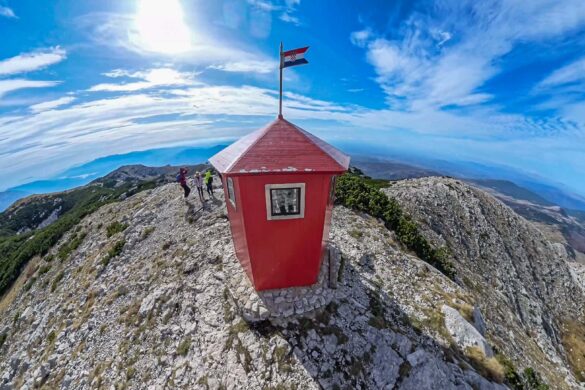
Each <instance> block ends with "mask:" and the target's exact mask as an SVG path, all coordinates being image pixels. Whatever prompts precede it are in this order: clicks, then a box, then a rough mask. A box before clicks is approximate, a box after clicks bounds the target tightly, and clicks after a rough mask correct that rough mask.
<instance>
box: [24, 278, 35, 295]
mask: <svg viewBox="0 0 585 390" xmlns="http://www.w3.org/2000/svg"><path fill="white" fill-rule="evenodd" d="M36 281H37V277H36V276H33V277H32V278H30V279H29V280H28V282H26V284H25V285H24V287H23V288H24V291H29V290H30V289H31V288H32V286H33V285H34V284H35V282H36Z"/></svg>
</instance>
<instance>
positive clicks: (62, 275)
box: [51, 271, 65, 292]
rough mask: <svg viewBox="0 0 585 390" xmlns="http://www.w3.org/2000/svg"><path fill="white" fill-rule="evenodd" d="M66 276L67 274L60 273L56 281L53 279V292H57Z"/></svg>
mask: <svg viewBox="0 0 585 390" xmlns="http://www.w3.org/2000/svg"><path fill="white" fill-rule="evenodd" d="M64 276H65V273H64V272H63V271H61V272H59V273H58V274H57V276H55V279H53V282H52V283H51V292H55V290H56V289H57V287H58V286H59V283H61V280H63V277H64Z"/></svg>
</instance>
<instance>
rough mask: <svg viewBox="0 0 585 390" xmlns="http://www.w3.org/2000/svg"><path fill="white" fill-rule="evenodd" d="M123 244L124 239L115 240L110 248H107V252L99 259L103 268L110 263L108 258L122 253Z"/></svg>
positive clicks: (110, 258) (124, 243)
mask: <svg viewBox="0 0 585 390" xmlns="http://www.w3.org/2000/svg"><path fill="white" fill-rule="evenodd" d="M124 245H126V241H125V240H120V241H116V243H115V244H114V245H113V246H112V247H111V248H110V250H108V253H107V254H106V256H105V257H104V258H103V259H102V261H101V263H102V265H103V266H104V268H105V267H107V266H108V264H110V260H112V259H113V258H114V257H116V256H118V255H119V254H120V253H122V250H124Z"/></svg>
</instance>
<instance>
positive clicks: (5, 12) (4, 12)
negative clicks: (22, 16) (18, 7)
mask: <svg viewBox="0 0 585 390" xmlns="http://www.w3.org/2000/svg"><path fill="white" fill-rule="evenodd" d="M0 16H4V17H6V18H13V19H16V15H15V14H14V11H13V10H12V9H11V8H8V7H3V6H1V5H0Z"/></svg>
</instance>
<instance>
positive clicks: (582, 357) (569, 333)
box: [561, 320, 585, 382]
mask: <svg viewBox="0 0 585 390" xmlns="http://www.w3.org/2000/svg"><path fill="white" fill-rule="evenodd" d="M561 334H562V343H563V347H564V348H565V351H566V353H567V357H568V359H569V364H570V366H571V369H572V370H573V373H574V374H575V377H576V378H577V380H579V381H581V382H584V381H585V325H584V324H583V323H582V322H578V321H575V320H569V321H566V322H564V323H563V325H562V326H561Z"/></svg>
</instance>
